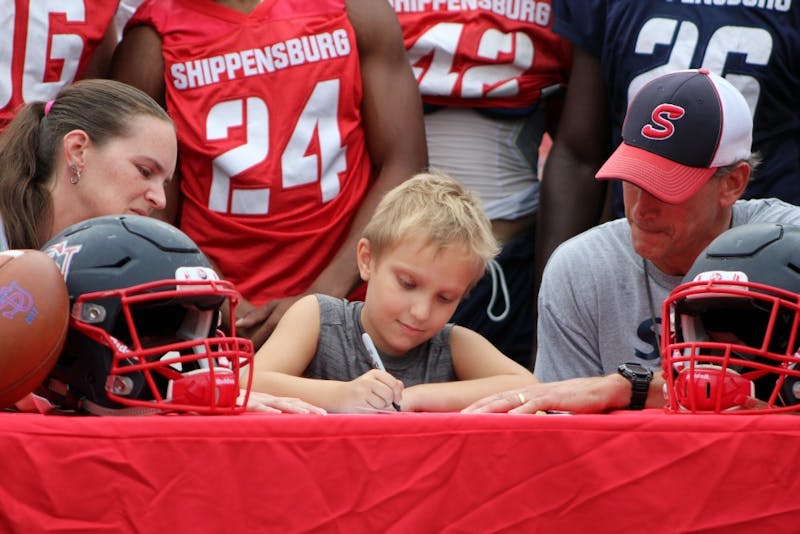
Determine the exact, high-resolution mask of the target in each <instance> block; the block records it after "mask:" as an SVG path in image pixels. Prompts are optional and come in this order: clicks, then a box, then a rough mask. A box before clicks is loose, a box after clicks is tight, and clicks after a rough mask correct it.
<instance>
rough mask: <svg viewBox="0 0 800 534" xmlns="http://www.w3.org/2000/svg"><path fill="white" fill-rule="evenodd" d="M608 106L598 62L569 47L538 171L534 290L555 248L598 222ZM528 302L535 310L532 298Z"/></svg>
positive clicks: (607, 139)
mask: <svg viewBox="0 0 800 534" xmlns="http://www.w3.org/2000/svg"><path fill="white" fill-rule="evenodd" d="M608 108H609V104H608V98H607V96H606V87H605V83H604V82H603V75H602V71H601V68H600V61H599V60H598V59H597V58H596V57H594V56H592V55H590V54H589V53H587V52H585V51H583V50H581V49H579V48H575V49H574V55H573V63H572V70H571V74H570V78H569V82H568V85H567V94H566V97H565V102H564V108H563V111H562V114H561V120H560V121H559V125H558V132H557V134H556V137H555V139H554V141H553V146H552V148H551V149H550V153H549V154H548V156H547V161H546V163H545V167H544V172H543V173H542V185H541V190H540V198H539V213H538V214H537V223H536V245H535V251H536V252H535V254H536V256H535V257H536V262H535V263H536V266H535V272H536V287H537V294H538V287H539V285H540V283H541V281H542V272H543V271H544V266H545V264H546V263H547V260H548V259H549V258H550V255H551V254H552V253H553V251H554V250H555V249H556V247H558V245H560V244H561V243H562V242H563V241H566V240H567V239H569V238H570V237H572V236H575V235H577V234H579V233H581V232H583V231H584V230H587V229H589V228H591V227H592V226H594V225H596V224H597V223H598V222H600V219H601V216H602V213H603V206H604V203H605V196H606V184H607V182H605V181H602V182H601V181H598V180H595V178H594V174H595V172H596V171H597V169H598V168H600V166H601V165H602V164H603V162H605V160H606V158H607V157H608V155H609V151H610V136H611V128H610V118H609V112H608ZM532 305H533V307H534V314H536V299H534V301H533V303H532ZM534 316H535V315H534ZM533 357H534V360H535V357H536V349H535V347H534V354H533Z"/></svg>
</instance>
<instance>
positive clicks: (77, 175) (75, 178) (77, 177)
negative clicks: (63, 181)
mask: <svg viewBox="0 0 800 534" xmlns="http://www.w3.org/2000/svg"><path fill="white" fill-rule="evenodd" d="M69 170H71V171H72V176H70V177H69V183H71V184H72V185H75V184H77V183H78V182H80V181H81V171H79V170H78V166H77V165H75V164H74V163H70V165H69Z"/></svg>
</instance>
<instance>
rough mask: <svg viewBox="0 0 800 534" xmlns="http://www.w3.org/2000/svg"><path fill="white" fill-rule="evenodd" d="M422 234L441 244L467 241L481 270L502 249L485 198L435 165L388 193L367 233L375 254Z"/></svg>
mask: <svg viewBox="0 0 800 534" xmlns="http://www.w3.org/2000/svg"><path fill="white" fill-rule="evenodd" d="M420 236H424V237H427V240H428V242H429V243H430V244H432V245H434V246H436V247H438V248H440V249H441V248H444V247H446V246H450V245H454V244H460V245H465V246H466V247H467V248H468V249H469V250H470V251H471V252H472V253H473V255H474V256H475V260H476V264H477V265H478V267H480V270H481V273H483V271H485V270H486V266H487V264H488V263H489V261H490V260H491V259H492V258H494V257H495V256H496V255H497V253H498V252H499V250H500V247H499V246H498V244H497V240H496V239H495V237H494V234H492V225H491V222H490V221H489V218H488V217H487V216H486V213H485V212H484V211H483V208H482V206H481V204H480V200H479V199H478V198H477V197H476V196H475V195H473V193H472V192H471V191H469V190H468V189H466V188H465V187H463V186H462V185H461V184H460V183H458V182H457V181H456V180H454V179H453V178H451V177H450V176H447V175H446V174H444V173H441V172H436V171H431V172H423V173H419V174H417V175H415V176H414V177H412V178H410V179H408V180H406V181H405V182H403V183H402V184H400V185H398V186H397V187H395V188H394V189H392V190H391V191H389V192H388V193H386V195H384V197H383V199H381V201H380V203H379V204H378V206H377V208H375V213H374V214H373V216H372V219H371V220H370V222H369V223H368V224H367V226H366V227H365V228H364V233H363V237H365V238H366V239H368V240H369V244H370V250H371V251H372V253H373V254H374V256H375V257H376V258H379V257H380V255H381V253H382V252H383V251H385V250H386V249H388V248H390V247H392V246H394V245H395V244H396V243H398V242H400V241H401V240H403V239H405V238H408V237H420Z"/></svg>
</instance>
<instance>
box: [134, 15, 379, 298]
mask: <svg viewBox="0 0 800 534" xmlns="http://www.w3.org/2000/svg"><path fill="white" fill-rule="evenodd" d="M141 23H145V24H150V25H151V26H153V27H154V28H155V30H156V31H157V32H158V33H159V34H160V35H161V37H162V40H163V56H164V59H165V73H164V76H165V81H166V102H167V109H168V111H169V113H170V115H171V116H172V118H173V119H174V120H175V123H176V125H177V129H178V140H179V145H180V158H179V160H180V172H181V176H182V181H181V191H182V196H183V203H182V209H181V220H180V226H181V228H182V229H183V230H184V231H185V232H186V233H187V234H189V236H191V237H192V239H194V240H195V241H196V242H197V244H198V245H200V247H201V248H202V249H203V250H204V251H205V253H206V254H207V255H208V256H209V257H210V258H211V259H212V260H213V261H214V262H216V264H217V265H218V266H219V267H220V268H221V270H222V272H223V273H224V275H225V277H226V278H227V279H229V280H231V281H232V282H234V283H235V284H236V285H237V286H238V288H239V290H240V291H241V292H242V293H243V294H244V296H245V297H246V298H247V299H249V300H250V301H251V302H253V303H254V304H261V303H263V302H265V301H267V300H269V299H272V298H279V297H284V296H289V295H295V294H299V293H301V292H303V291H305V290H306V289H307V288H308V286H309V285H310V283H311V282H312V281H313V280H314V279H315V278H316V277H317V276H318V274H319V273H320V272H321V271H322V269H323V268H324V267H325V266H326V265H327V263H328V262H329V260H330V259H331V257H332V256H333V254H334V253H335V252H336V250H337V249H338V248H339V246H340V244H341V242H342V241H343V239H344V237H345V235H346V233H347V231H348V229H349V226H350V222H351V221H352V219H353V217H354V215H355V213H356V211H357V209H358V206H359V204H360V202H361V200H362V199H363V197H364V195H365V194H366V191H367V188H368V186H369V185H370V168H371V165H370V161H369V158H368V155H367V152H366V145H365V141H364V131H363V128H362V124H361V111H360V106H361V99H362V89H361V73H360V68H359V60H358V51H357V49H356V38H355V34H354V31H353V28H352V26H351V25H350V22H349V19H348V18H347V15H346V13H345V5H344V0H315V1H313V2H309V1H308V0H277V1H274V2H264V3H262V4H260V5H259V6H257V7H256V8H255V9H254V10H253V11H252V12H251V13H250V14H249V15H245V14H242V13H240V12H238V11H235V10H232V9H228V8H226V7H223V6H220V5H218V4H216V3H214V2H212V1H211V0H152V1H147V2H145V3H144V4H143V5H142V6H141V7H140V8H139V10H138V11H137V13H136V14H135V15H134V17H133V19H132V20H131V22H130V23H129V27H130V25H135V24H141ZM353 254H355V251H353Z"/></svg>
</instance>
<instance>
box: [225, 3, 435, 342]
mask: <svg viewBox="0 0 800 534" xmlns="http://www.w3.org/2000/svg"><path fill="white" fill-rule="evenodd" d="M347 14H348V17H349V19H350V23H351V24H352V25H353V28H354V30H355V33H356V38H357V45H358V52H359V60H360V64H361V82H362V86H363V95H364V96H363V102H362V105H361V114H362V118H363V121H364V131H365V136H366V142H367V150H368V151H369V156H370V160H371V161H372V166H373V169H374V176H375V179H374V181H373V184H372V186H371V187H370V189H369V191H368V192H367V195H366V196H365V197H364V199H363V201H362V202H361V205H360V207H359V209H358V212H357V213H356V215H355V217H354V219H353V221H352V223H351V225H350V230H349V233H348V234H347V237H346V238H345V240H344V241H343V243H342V245H341V247H340V248H339V250H338V251H337V253H336V254H335V256H334V257H333V258H332V260H331V262H330V263H329V264H328V266H327V267H326V268H325V269H324V270H323V271H322V272H321V273H320V275H319V276H318V277H317V278H316V280H314V282H312V284H311V285H310V287H309V288H308V290H307V291H306V292H305V294H306V295H308V294H313V293H322V294H325V295H332V296H336V297H345V296H347V295H348V294H349V293H350V292H351V291H352V290H353V289H355V288H356V287H358V284H359V282H360V277H359V274H358V268H357V266H356V254H355V251H356V244H357V243H358V240H359V238H360V237H361V231H362V230H363V228H364V226H366V224H367V222H368V221H369V219H370V217H371V216H372V212H373V211H374V209H375V206H376V205H377V204H378V202H379V201H380V199H381V197H382V196H383V194H384V193H385V192H386V191H388V190H389V189H391V188H393V187H394V186H396V185H398V184H400V183H401V182H402V181H404V180H406V179H407V178H410V177H411V176H412V175H413V174H415V173H417V172H419V171H421V170H423V169H424V168H425V167H426V166H427V165H428V153H427V145H426V140H425V126H424V122H423V119H422V100H421V98H420V96H419V90H418V88H417V83H416V81H415V80H414V75H413V74H412V72H411V66H410V65H409V63H408V58H407V57H406V52H405V48H404V46H403V38H402V33H401V31H400V25H399V23H398V22H397V18H396V16H395V13H394V11H393V10H392V9H391V7H390V6H389V4H388V3H387V2H376V1H374V0H348V1H347ZM300 296H301V295H298V296H293V297H287V298H284V299H276V300H272V301H270V302H267V303H266V304H264V305H263V306H261V307H259V308H256V309H253V310H252V311H250V312H249V313H247V308H246V307H242V309H241V310H242V313H241V314H239V315H240V317H242V319H240V320H239V322H237V328H240V329H241V331H242V332H243V333H244V334H245V335H247V336H248V337H250V339H252V340H253V343H254V344H255V345H256V347H258V346H260V345H261V344H262V343H263V342H264V340H265V339H267V337H269V335H270V334H271V333H272V331H273V330H274V328H275V325H277V323H278V321H279V320H280V318H281V316H282V315H283V314H284V313H285V312H286V310H287V309H288V308H289V306H291V305H292V303H294V302H295V301H296V300H298V299H299V298H300ZM245 313H246V315H245Z"/></svg>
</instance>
